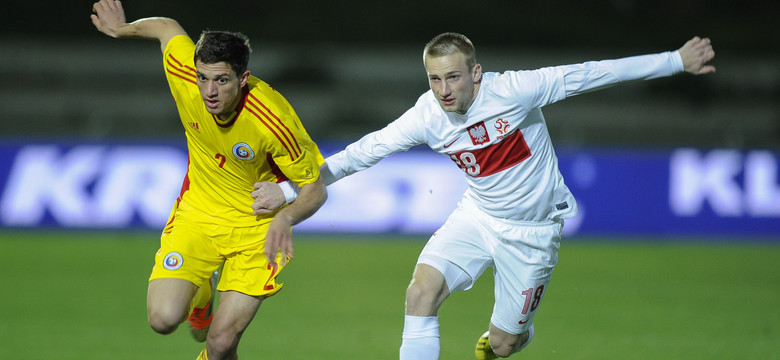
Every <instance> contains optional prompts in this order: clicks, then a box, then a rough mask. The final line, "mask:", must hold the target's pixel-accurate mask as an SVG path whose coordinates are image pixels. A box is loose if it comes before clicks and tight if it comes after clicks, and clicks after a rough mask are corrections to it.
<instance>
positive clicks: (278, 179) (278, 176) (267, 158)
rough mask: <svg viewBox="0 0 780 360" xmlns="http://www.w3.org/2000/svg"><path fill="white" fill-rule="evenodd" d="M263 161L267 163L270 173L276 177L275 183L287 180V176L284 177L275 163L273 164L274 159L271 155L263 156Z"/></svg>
mask: <svg viewBox="0 0 780 360" xmlns="http://www.w3.org/2000/svg"><path fill="white" fill-rule="evenodd" d="M265 161H268V165H271V173H272V174H274V176H276V182H277V183H280V182H283V181H287V180H289V179H288V178H287V175H284V173H283V172H282V170H281V169H279V165H276V162H274V157H273V155H271V153H266V154H265Z"/></svg>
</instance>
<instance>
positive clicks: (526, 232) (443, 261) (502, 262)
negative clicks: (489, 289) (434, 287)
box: [417, 200, 563, 334]
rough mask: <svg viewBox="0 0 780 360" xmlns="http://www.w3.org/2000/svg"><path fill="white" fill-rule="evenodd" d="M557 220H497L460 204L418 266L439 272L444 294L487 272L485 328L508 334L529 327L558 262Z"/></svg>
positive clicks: (464, 287) (560, 222)
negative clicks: (490, 293) (490, 280)
mask: <svg viewBox="0 0 780 360" xmlns="http://www.w3.org/2000/svg"><path fill="white" fill-rule="evenodd" d="M562 229H563V220H550V221H541V222H528V221H517V220H509V219H501V218H496V217H493V216H490V215H488V214H485V213H484V212H482V211H481V210H479V209H478V208H477V207H476V206H475V205H473V204H471V203H470V202H469V201H467V200H466V201H462V202H461V203H460V204H459V206H458V208H457V209H455V211H453V213H452V214H451V215H450V216H449V218H448V219H447V222H445V223H444V225H443V226H442V227H441V228H440V229H439V230H437V231H436V232H435V233H434V234H433V236H431V238H430V239H429V240H428V243H427V244H426V245H425V248H424V249H423V250H422V252H421V253H420V257H419V259H418V260H417V263H418V264H426V265H430V266H432V267H434V268H435V269H437V270H439V271H440V272H441V273H442V274H443V275H444V278H445V280H446V281H447V286H448V287H449V289H450V292H451V293H452V292H454V291H458V290H468V289H470V288H471V287H472V286H473V285H474V282H475V281H476V280H477V279H478V278H479V277H480V276H481V275H482V273H483V272H484V271H485V269H487V268H488V267H491V266H492V267H493V276H494V280H495V290H494V291H495V299H496V303H495V305H494V307H493V315H492V317H491V319H490V321H491V323H493V325H495V326H496V327H498V328H499V329H501V330H503V331H506V332H508V333H510V334H521V333H523V332H524V331H526V330H527V329H528V328H529V327H530V326H531V324H532V322H533V318H534V316H535V315H536V312H537V310H538V309H539V304H540V303H541V301H542V297H543V296H544V293H545V292H546V288H547V285H548V284H549V283H550V278H551V277H552V272H553V268H554V267H555V264H556V263H557V262H558V248H559V247H560V240H561V230H562Z"/></svg>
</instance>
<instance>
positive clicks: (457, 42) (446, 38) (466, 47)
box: [423, 32, 477, 69]
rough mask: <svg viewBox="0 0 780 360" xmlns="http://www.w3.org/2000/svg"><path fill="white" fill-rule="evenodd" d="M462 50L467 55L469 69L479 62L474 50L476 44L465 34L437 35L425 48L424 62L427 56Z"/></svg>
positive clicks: (449, 53)
mask: <svg viewBox="0 0 780 360" xmlns="http://www.w3.org/2000/svg"><path fill="white" fill-rule="evenodd" d="M456 52H460V53H461V54H463V55H465V57H466V65H467V66H468V67H469V69H471V68H473V67H474V65H476V64H477V52H476V50H474V44H472V43H471V40H469V38H467V37H466V36H465V35H462V34H458V33H454V32H446V33H443V34H439V35H436V37H434V38H433V39H431V41H429V42H428V44H426V45H425V49H424V50H423V63H425V58H426V57H427V56H433V57H438V56H445V55H451V54H454V53H456Z"/></svg>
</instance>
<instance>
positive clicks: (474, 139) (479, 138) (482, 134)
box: [468, 122, 490, 145]
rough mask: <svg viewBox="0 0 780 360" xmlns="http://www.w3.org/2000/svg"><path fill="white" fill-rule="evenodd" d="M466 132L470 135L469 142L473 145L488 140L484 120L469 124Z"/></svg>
mask: <svg viewBox="0 0 780 360" xmlns="http://www.w3.org/2000/svg"><path fill="white" fill-rule="evenodd" d="M468 132H469V136H471V143H473V144H474V145H480V144H484V143H486V142H488V141H490V137H489V136H488V132H487V128H486V127H485V123H484V122H481V123H479V124H474V125H471V126H469V127H468Z"/></svg>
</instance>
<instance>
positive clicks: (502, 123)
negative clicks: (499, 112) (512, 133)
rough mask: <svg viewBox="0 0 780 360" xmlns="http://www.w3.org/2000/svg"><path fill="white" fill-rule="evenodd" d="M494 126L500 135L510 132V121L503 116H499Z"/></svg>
mask: <svg viewBox="0 0 780 360" xmlns="http://www.w3.org/2000/svg"><path fill="white" fill-rule="evenodd" d="M493 126H494V127H495V128H496V131H498V134H499V135H504V134H506V133H508V132H509V122H508V121H506V120H504V119H502V118H498V120H496V123H495V124H493Z"/></svg>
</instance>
